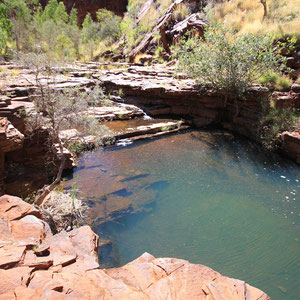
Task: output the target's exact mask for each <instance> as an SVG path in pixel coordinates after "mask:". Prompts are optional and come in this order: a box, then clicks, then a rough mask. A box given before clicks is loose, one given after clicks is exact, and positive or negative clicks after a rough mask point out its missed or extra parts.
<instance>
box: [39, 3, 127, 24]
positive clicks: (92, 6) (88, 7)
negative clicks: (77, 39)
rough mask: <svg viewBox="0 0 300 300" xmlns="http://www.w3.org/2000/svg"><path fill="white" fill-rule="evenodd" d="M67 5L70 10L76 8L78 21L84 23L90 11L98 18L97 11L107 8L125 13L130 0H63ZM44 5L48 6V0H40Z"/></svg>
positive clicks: (119, 13) (117, 12)
mask: <svg viewBox="0 0 300 300" xmlns="http://www.w3.org/2000/svg"><path fill="white" fill-rule="evenodd" d="M62 1H63V2H64V4H65V6H66V9H67V11H68V12H70V11H71V9H72V8H76V9H77V11H78V23H79V25H81V24H82V22H83V20H84V18H85V16H86V15H87V14H88V13H90V14H91V15H92V17H93V18H94V19H95V20H96V12H97V11H98V10H99V9H101V8H105V9H107V10H110V11H112V12H114V13H115V14H117V15H120V16H121V15H123V14H124V13H125V12H126V8H127V4H128V0H114V1H110V0H87V1H86V0H62ZM40 3H41V4H42V5H43V6H46V5H47V3H48V0H40Z"/></svg>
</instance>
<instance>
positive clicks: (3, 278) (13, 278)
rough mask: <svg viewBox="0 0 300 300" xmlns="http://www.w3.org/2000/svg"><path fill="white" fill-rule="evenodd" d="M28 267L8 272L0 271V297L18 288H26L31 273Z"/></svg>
mask: <svg viewBox="0 0 300 300" xmlns="http://www.w3.org/2000/svg"><path fill="white" fill-rule="evenodd" d="M31 270H32V269H31V268H29V267H16V268H12V269H9V270H3V269H0V296H1V295H2V294H5V293H7V292H9V291H11V290H14V289H15V288H16V287H19V286H26V284H27V282H28V280H29V278H30V273H31Z"/></svg>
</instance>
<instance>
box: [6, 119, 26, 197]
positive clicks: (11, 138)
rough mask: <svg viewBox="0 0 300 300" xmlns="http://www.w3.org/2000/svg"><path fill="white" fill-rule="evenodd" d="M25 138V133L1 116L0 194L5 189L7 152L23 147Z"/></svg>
mask: <svg viewBox="0 0 300 300" xmlns="http://www.w3.org/2000/svg"><path fill="white" fill-rule="evenodd" d="M23 140H24V135H23V134H21V133H20V132H19V131H18V130H17V129H16V128H15V127H14V126H13V125H12V124H11V123H10V122H9V121H8V120H7V118H3V117H0V195H3V193H4V190H5V184H4V171H5V168H4V166H5V153H7V152H10V151H15V150H17V149H20V148H22V147H23Z"/></svg>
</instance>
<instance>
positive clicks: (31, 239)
mask: <svg viewBox="0 0 300 300" xmlns="http://www.w3.org/2000/svg"><path fill="white" fill-rule="evenodd" d="M10 226H11V232H12V235H13V237H14V239H15V240H16V241H18V242H19V244H22V245H37V244H40V243H41V241H42V240H44V239H45V238H46V235H47V233H49V232H50V229H49V225H48V224H47V223H45V222H44V221H42V220H40V219H38V218H37V217H36V216H33V215H28V216H25V217H23V218H22V219H20V220H15V221H11V222H10Z"/></svg>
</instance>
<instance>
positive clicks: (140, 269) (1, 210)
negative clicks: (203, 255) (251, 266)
mask: <svg viewBox="0 0 300 300" xmlns="http://www.w3.org/2000/svg"><path fill="white" fill-rule="evenodd" d="M98 241H99V239H98V236H97V235H96V234H95V233H94V232H93V231H92V230H91V228H90V227H89V226H83V227H80V228H78V229H75V230H72V231H70V232H65V231H62V232H60V233H58V234H56V235H52V233H51V231H50V227H49V225H48V224H47V223H46V222H44V221H43V220H42V219H41V215H40V213H39V211H37V210H36V209H35V208H33V207H32V206H31V205H29V204H27V203H25V202H23V201H22V200H21V199H19V198H17V197H12V196H8V195H5V196H2V197H0V299H5V300H10V299H18V300H19V299H24V300H25V299H53V300H54V299H55V300H56V299H73V300H74V299H128V300H130V299H139V300H141V299H155V300H159V299H161V300H162V299H199V300H201V299H203V300H204V299H205V300H209V299H211V300H218V299H220V300H221V299H237V300H239V299H240V300H243V299H245V300H246V299H247V300H257V299H260V300H268V299H269V297H268V296H267V295H266V294H265V293H264V292H263V291H261V290H259V289H257V288H255V287H252V286H250V285H249V284H247V283H245V282H244V281H241V280H237V279H232V278H228V277H225V276H222V275H221V274H220V273H218V272H216V271H214V270H212V269H210V268H208V267H205V266H203V265H197V264H191V263H189V262H188V261H186V260H182V259H176V258H155V257H153V256H152V255H150V254H148V253H144V254H143V255H142V256H141V257H139V258H137V259H136V260H134V261H132V262H130V263H128V264H127V265H125V266H123V267H120V268H113V269H107V270H105V269H100V266H99V263H98V258H97V250H98V246H99V243H98Z"/></svg>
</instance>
